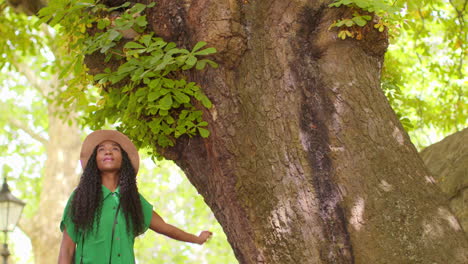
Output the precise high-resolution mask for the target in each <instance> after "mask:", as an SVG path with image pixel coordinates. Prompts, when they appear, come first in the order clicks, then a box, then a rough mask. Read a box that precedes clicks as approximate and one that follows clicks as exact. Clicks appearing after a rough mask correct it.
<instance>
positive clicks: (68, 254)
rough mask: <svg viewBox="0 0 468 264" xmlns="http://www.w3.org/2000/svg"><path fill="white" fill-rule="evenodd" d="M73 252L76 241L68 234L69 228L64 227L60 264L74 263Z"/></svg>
mask: <svg viewBox="0 0 468 264" xmlns="http://www.w3.org/2000/svg"><path fill="white" fill-rule="evenodd" d="M73 253H75V242H73V240H72V239H71V238H70V236H69V235H68V233H67V229H64V230H63V236H62V244H61V245H60V253H59V259H58V264H70V263H72V258H73Z"/></svg>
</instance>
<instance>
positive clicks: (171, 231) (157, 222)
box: [150, 211, 212, 245]
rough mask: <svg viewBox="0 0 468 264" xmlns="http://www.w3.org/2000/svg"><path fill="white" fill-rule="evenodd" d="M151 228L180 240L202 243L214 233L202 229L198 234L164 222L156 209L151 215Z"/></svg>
mask: <svg viewBox="0 0 468 264" xmlns="http://www.w3.org/2000/svg"><path fill="white" fill-rule="evenodd" d="M150 229H151V230H153V231H155V232H157V233H159V234H163V235H165V236H168V237H170V238H173V239H176V240H179V241H184V242H190V243H196V244H200V245H202V244H203V243H205V242H206V240H208V238H210V237H211V235H212V233H211V232H209V231H202V232H201V233H200V235H198V236H195V235H192V234H189V233H187V232H185V231H183V230H180V229H179V228H177V227H175V226H173V225H170V224H168V223H166V222H164V220H163V219H162V218H161V216H159V215H158V214H157V213H156V212H154V211H153V216H152V217H151V223H150Z"/></svg>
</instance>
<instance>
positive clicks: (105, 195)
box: [102, 185, 120, 199]
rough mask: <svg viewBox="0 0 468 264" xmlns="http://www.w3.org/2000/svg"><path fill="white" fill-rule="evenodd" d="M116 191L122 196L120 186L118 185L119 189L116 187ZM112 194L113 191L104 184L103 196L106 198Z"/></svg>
mask: <svg viewBox="0 0 468 264" xmlns="http://www.w3.org/2000/svg"><path fill="white" fill-rule="evenodd" d="M114 193H116V194H117V195H119V196H120V186H117V189H115V192H114ZM111 194H112V192H111V191H110V190H109V189H107V187H106V186H104V185H102V198H103V199H106V198H107V196H109V195H111Z"/></svg>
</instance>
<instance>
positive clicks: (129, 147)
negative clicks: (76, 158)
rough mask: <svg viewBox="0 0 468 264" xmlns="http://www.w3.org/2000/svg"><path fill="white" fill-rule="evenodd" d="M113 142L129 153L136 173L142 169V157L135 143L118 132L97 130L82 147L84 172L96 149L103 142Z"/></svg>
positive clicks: (81, 155) (86, 139)
mask: <svg viewBox="0 0 468 264" xmlns="http://www.w3.org/2000/svg"><path fill="white" fill-rule="evenodd" d="M106 140H111V141H114V142H116V143H118V144H119V145H120V147H122V148H123V149H124V150H125V152H127V154H128V157H129V158H130V162H131V163H132V166H133V168H134V169H135V173H136V174H137V173H138V169H139V167H140V156H139V155H138V150H137V149H136V147H135V145H134V144H133V142H132V141H131V140H130V139H129V138H128V137H127V136H126V135H124V134H122V133H121V132H119V131H117V130H96V131H94V132H93V133H91V134H89V135H88V136H87V137H86V138H85V140H84V141H83V144H82V145H81V153H80V162H81V167H82V168H83V170H84V169H85V168H86V164H88V160H89V157H90V156H91V155H92V154H93V151H94V148H96V146H97V145H98V144H100V143H101V142H103V141H106Z"/></svg>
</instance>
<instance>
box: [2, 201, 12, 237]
mask: <svg viewBox="0 0 468 264" xmlns="http://www.w3.org/2000/svg"><path fill="white" fill-rule="evenodd" d="M9 204H10V203H9V202H3V203H0V231H6V230H8V229H7V224H8V205H9Z"/></svg>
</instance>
